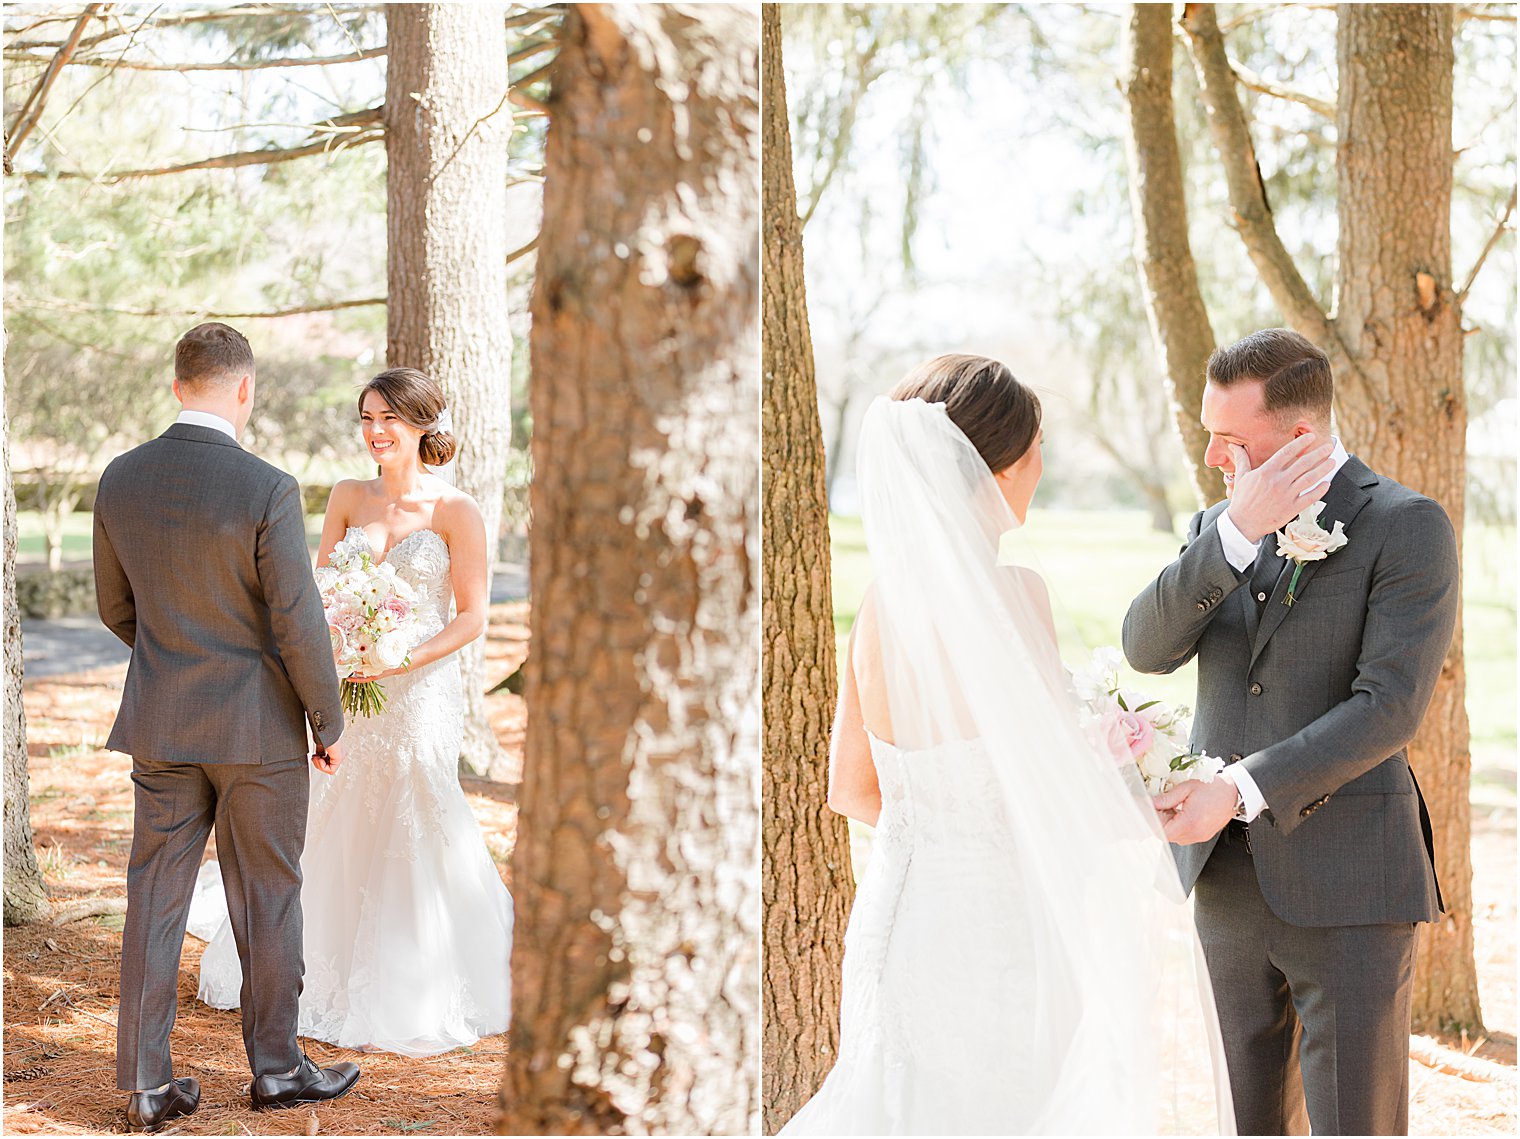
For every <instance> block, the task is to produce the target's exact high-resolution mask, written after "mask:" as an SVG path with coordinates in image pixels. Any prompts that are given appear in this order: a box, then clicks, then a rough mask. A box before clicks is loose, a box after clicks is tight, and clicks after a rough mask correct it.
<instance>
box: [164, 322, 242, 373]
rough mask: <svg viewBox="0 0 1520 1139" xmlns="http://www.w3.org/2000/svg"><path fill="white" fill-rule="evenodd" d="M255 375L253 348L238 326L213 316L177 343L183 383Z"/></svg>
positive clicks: (176, 365)
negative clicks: (223, 322) (214, 318)
mask: <svg viewBox="0 0 1520 1139" xmlns="http://www.w3.org/2000/svg"><path fill="white" fill-rule="evenodd" d="M251 375H253V349H252V348H250V347H249V346H248V341H247V339H246V338H245V337H244V336H243V334H242V333H241V332H239V331H238V330H237V329H235V328H232V327H230V326H229V325H225V324H221V323H219V322H217V321H214V320H209V321H207V322H206V323H205V324H197V325H196V326H195V327H194V328H192V329H191V330H190V331H189V332H187V333H185V334H184V335H183V336H181V337H180V338H179V343H178V344H176V345H175V346H174V378H175V380H177V381H178V382H179V384H180V386H181V387H189V388H204V387H206V386H208V385H211V384H215V385H218V386H220V385H222V384H235V383H237V381H238V380H239V379H240V378H242V377H243V376H251Z"/></svg>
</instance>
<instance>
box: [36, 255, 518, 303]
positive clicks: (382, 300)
mask: <svg viewBox="0 0 1520 1139" xmlns="http://www.w3.org/2000/svg"><path fill="white" fill-rule="evenodd" d="M535 240H536V239H535ZM385 303H386V299H385V298H384V297H367V298H365V299H363V300H353V301H329V302H328V303H326V304H317V305H298V306H296V307H295V308H286V309H276V310H274V311H266V312H213V311H211V310H210V309H206V308H186V309H149V308H122V307H119V306H116V305H89V304H80V303H79V302H77V301H64V300H56V299H54V298H51V297H15V298H12V299H10V300H9V301H8V304H9V306H10V307H11V308H14V309H27V308H40V309H51V310H53V311H55V312H77V313H105V314H107V315H110V316H144V317H165V316H173V317H192V318H199V319H201V320H274V319H277V318H279V317H282V316H304V315H306V314H307V313H314V312H339V311H341V310H343V309H350V308H367V307H369V306H370V305H383V304H385Z"/></svg>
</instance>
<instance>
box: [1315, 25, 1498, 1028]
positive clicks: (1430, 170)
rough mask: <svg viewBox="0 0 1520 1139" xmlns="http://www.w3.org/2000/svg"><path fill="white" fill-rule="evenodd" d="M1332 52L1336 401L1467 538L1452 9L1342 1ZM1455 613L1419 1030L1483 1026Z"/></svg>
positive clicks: (1435, 782)
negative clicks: (1347, 369)
mask: <svg viewBox="0 0 1520 1139" xmlns="http://www.w3.org/2000/svg"><path fill="white" fill-rule="evenodd" d="M1337 12H1338V14H1339V16H1338V18H1339V25H1338V32H1337V43H1336V54H1337V58H1338V65H1339V66H1338V71H1339V76H1340V97H1339V100H1338V104H1337V108H1338V109H1337V113H1336V134H1337V137H1338V138H1339V139H1340V144H1339V146H1338V147H1337V151H1336V175H1337V182H1338V190H1339V196H1338V199H1337V212H1338V214H1339V221H1340V237H1339V243H1338V249H1337V252H1338V258H1339V262H1340V264H1341V266H1342V267H1343V268H1342V271H1341V273H1340V275H1339V279H1338V288H1337V294H1336V295H1337V306H1336V311H1337V316H1336V324H1337V326H1338V328H1339V330H1340V334H1341V337H1342V340H1343V342H1344V343H1345V345H1346V348H1347V350H1348V351H1349V352H1350V353H1351V354H1352V356H1353V357H1354V358H1355V359H1356V361H1357V363H1358V370H1359V372H1360V374H1361V375H1362V376H1363V377H1365V380H1366V383H1367V385H1368V387H1369V388H1370V389H1371V392H1370V394H1371V398H1368V397H1367V395H1365V394H1364V393H1363V392H1362V391H1359V390H1356V389H1353V390H1352V391H1350V392H1347V393H1345V394H1343V396H1342V398H1341V399H1340V400H1339V406H1338V410H1339V416H1340V423H1341V427H1342V429H1343V431H1344V432H1345V434H1346V436H1347V438H1348V439H1349V440H1350V441H1351V442H1352V443H1354V446H1355V449H1356V450H1357V452H1358V453H1359V454H1360V455H1361V456H1362V457H1363V458H1364V459H1365V460H1366V461H1367V462H1368V464H1369V465H1371V467H1372V468H1373V469H1374V470H1376V471H1378V472H1379V473H1381V474H1385V475H1388V476H1389V477H1391V478H1394V479H1397V480H1398V481H1399V482H1401V483H1403V484H1404V485H1405V486H1408V487H1411V488H1412V489H1414V490H1417V491H1419V492H1420V493H1421V494H1425V495H1429V496H1430V497H1431V498H1433V499H1435V500H1436V501H1437V502H1439V503H1440V504H1441V505H1442V506H1444V507H1445V508H1446V513H1447V514H1448V515H1449V516H1450V518H1451V521H1452V524H1453V525H1454V526H1455V527H1456V529H1457V539H1458V543H1459V548H1460V543H1461V538H1462V523H1463V513H1464V500H1463V495H1464V490H1465V488H1466V482H1467V443H1466V439H1467V399H1466V389H1465V387H1464V385H1463V380H1462V314H1461V310H1460V307H1459V302H1458V301H1457V298H1456V297H1455V296H1454V294H1453V289H1454V285H1453V280H1452V264H1451V192H1452V158H1453V156H1452V147H1451V121H1452V69H1453V58H1454V49H1453V44H1452V31H1453V10H1452V9H1451V8H1450V7H1449V6H1447V5H1444V4H1375V5H1366V6H1363V5H1357V4H1342V5H1340V6H1339V7H1338V8H1337ZM1465 695H1466V669H1465V666H1464V663H1463V657H1462V625H1461V618H1460V613H1459V616H1458V624H1457V630H1456V635H1455V636H1454V637H1453V638H1452V643H1451V648H1450V650H1449V652H1448V654H1447V658H1446V664H1445V667H1444V668H1443V669H1442V670H1441V677H1440V679H1439V680H1438V681H1437V683H1436V691H1435V696H1434V698H1433V699H1432V700H1431V704H1430V711H1429V712H1428V713H1427V714H1426V716H1425V720H1424V722H1423V723H1422V724H1421V725H1420V731H1419V734H1418V735H1416V736H1415V738H1414V742H1413V743H1411V744H1410V747H1409V758H1410V761H1411V763H1412V764H1413V766H1414V769H1415V774H1416V776H1417V778H1418V779H1419V781H1420V787H1421V789H1422V790H1423V791H1424V793H1425V798H1426V802H1427V804H1428V805H1429V807H1430V816H1431V824H1432V827H1433V829H1434V831H1435V840H1436V872H1437V874H1438V876H1439V877H1440V881H1441V892H1442V894H1443V895H1444V897H1445V901H1446V918H1445V920H1444V921H1442V922H1440V923H1439V924H1436V925H1422V926H1420V944H1419V956H1418V959H1417V962H1416V966H1415V993H1414V1002H1415V1004H1414V1008H1415V1012H1414V1018H1415V1028H1416V1030H1417V1031H1422V1032H1433V1031H1439V1030H1442V1029H1452V1028H1455V1027H1459V1026H1460V1027H1465V1028H1467V1029H1468V1030H1469V1031H1470V1032H1474V1033H1475V1032H1477V1031H1478V1030H1479V1029H1480V1028H1481V1026H1482V1012H1481V1009H1480V1007H1479V1003H1478V984H1477V971H1476V967H1475V965H1474V960H1473V929H1472V853H1471V846H1472V818H1471V807H1470V803H1469V794H1470V782H1471V774H1472V757H1471V754H1470V752H1469V746H1470V739H1469V734H1468V722H1467V711H1466V704H1465Z"/></svg>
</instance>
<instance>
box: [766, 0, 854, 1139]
mask: <svg viewBox="0 0 1520 1139" xmlns="http://www.w3.org/2000/svg"><path fill="white" fill-rule="evenodd" d="M761 27H762V48H763V55H764V67H763V69H762V70H763V72H764V77H765V98H764V107H765V111H764V132H765V144H764V146H765V150H764V153H765V164H764V167H765V173H764V182H763V201H764V217H763V224H762V227H761V232H762V233H763V235H764V247H765V253H764V256H765V274H764V288H763V292H762V300H761V314H762V320H763V322H764V348H763V359H764V368H765V386H764V399H763V404H762V407H763V433H762V448H763V455H764V460H763V468H762V469H763V471H764V476H763V477H764V498H763V502H764V520H765V538H764V547H763V550H764V552H763V555H762V562H763V566H764V572H763V574H762V582H763V590H764V614H765V616H764V627H763V631H762V643H763V644H764V647H765V653H764V661H765V664H764V687H763V693H764V695H763V699H764V704H765V761H764V768H763V782H762V798H763V802H764V821H763V824H762V830H761V858H762V870H761V873H762V896H763V897H764V900H765V912H764V918H763V923H764V930H765V967H764V971H763V973H762V976H761V985H762V1000H763V1013H764V1057H765V1064H764V1076H763V1086H764V1101H765V1119H764V1125H765V1130H766V1132H767V1133H768V1134H774V1132H775V1131H776V1130H777V1129H778V1128H779V1127H780V1126H781V1125H782V1124H783V1123H785V1122H786V1121H787V1120H788V1119H789V1118H791V1116H792V1115H793V1114H795V1113H796V1111H797V1109H798V1108H800V1107H801V1106H802V1105H803V1104H804V1103H805V1102H807V1100H808V1098H809V1097H810V1096H811V1095H812V1094H813V1093H814V1092H815V1091H817V1090H818V1085H819V1084H821V1083H822V1082H823V1077H824V1076H826V1075H827V1074H828V1072H829V1069H830V1068H831V1067H832V1066H833V1064H834V1061H835V1059H837V1057H838V1054H839V995H840V994H839V986H840V968H841V964H842V960H843V943H844V927H845V923H846V921H847V920H848V918H849V912H850V902H851V900H852V899H853V897H854V893H855V887H854V881H853V879H852V877H851V871H850V835H849V829H848V826H847V824H846V822H845V820H844V818H843V817H842V816H840V815H836V814H834V813H833V812H832V811H830V810H829V809H828V807H827V806H826V804H825V798H826V794H827V789H828V753H829V722H830V720H831V719H832V717H833V711H834V698H835V686H836V678H835V659H834V655H835V650H834V620H833V609H834V607H833V599H832V594H831V590H830V583H829V516H828V499H827V492H826V489H825V483H824V453H823V429H822V427H821V425H820V423H819V421H818V390H817V386H816V384H815V382H814V378H813V345H812V338H811V336H810V334H809V331H808V318H807V299H806V295H805V288H804V282H803V272H802V225H801V222H800V220H799V219H798V216H797V191H796V187H795V186H794V185H793V182H792V161H791V159H792V150H791V131H790V128H789V125H788V122H787V109H786V86H785V79H784V75H783V71H782V65H781V17H780V14H779V10H778V8H777V7H776V5H774V4H767V5H765V6H764V8H762V10H761ZM844 410H845V409H844V408H843V407H841V409H840V411H841V419H842V418H843V412H844ZM836 461H837V456H836Z"/></svg>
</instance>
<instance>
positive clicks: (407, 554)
mask: <svg viewBox="0 0 1520 1139" xmlns="http://www.w3.org/2000/svg"><path fill="white" fill-rule="evenodd" d="M343 537H344V540H345V541H348V540H352V539H353V538H355V537H357V538H360V539H362V540H363V542H364V544H365V545H366V546H368V547H369V550H370V554H371V556H372V557H374V559H375V560H376V561H377V562H378V561H380V560H381V558H380V551H378V550H376V549H375V547H374V543H372V542H371V541H370V540H369V535H368V534H367V533H365V532H364V528H363V527H361V526H350V527H349V528H348V530H347V532H346V533H345V534H344V535H343ZM384 560H385V561H386V562H387V563H388V564H390V565H391V566H393V567H395V570H396V576H397V577H399V578H401V579H402V580H403V581H405V582H406V583H407V584H408V585H410V586H411V587H412V588H413V589H415V590H416V591H417V614H418V617H419V619H420V620H419V627H418V632H419V633H420V634H421V635H420V636H419V637H418V639H417V643H418V644H421V643H422V642H423V641H425V640H427V639H428V638H429V637H432V636H435V635H437V634H438V633H439V632H440V631H441V630H442V629H443V627H444V626H445V625H447V624H448V623H449V602H450V601H451V600H452V599H453V595H454V579H453V578H452V577H451V576H450V574H449V570H450V562H449V545H448V543H447V542H445V541H444V540H443V536H442V535H440V534H439V533H438V531H436V530H413V531H412V532H411V533H410V534H408V535H407V536H406V537H405V538H402V539H401V541H399V542H397V543H396V544H395V545H394V546H392V547H391V552H390V553H389V554H387V555H386V556H385V559H384Z"/></svg>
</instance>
